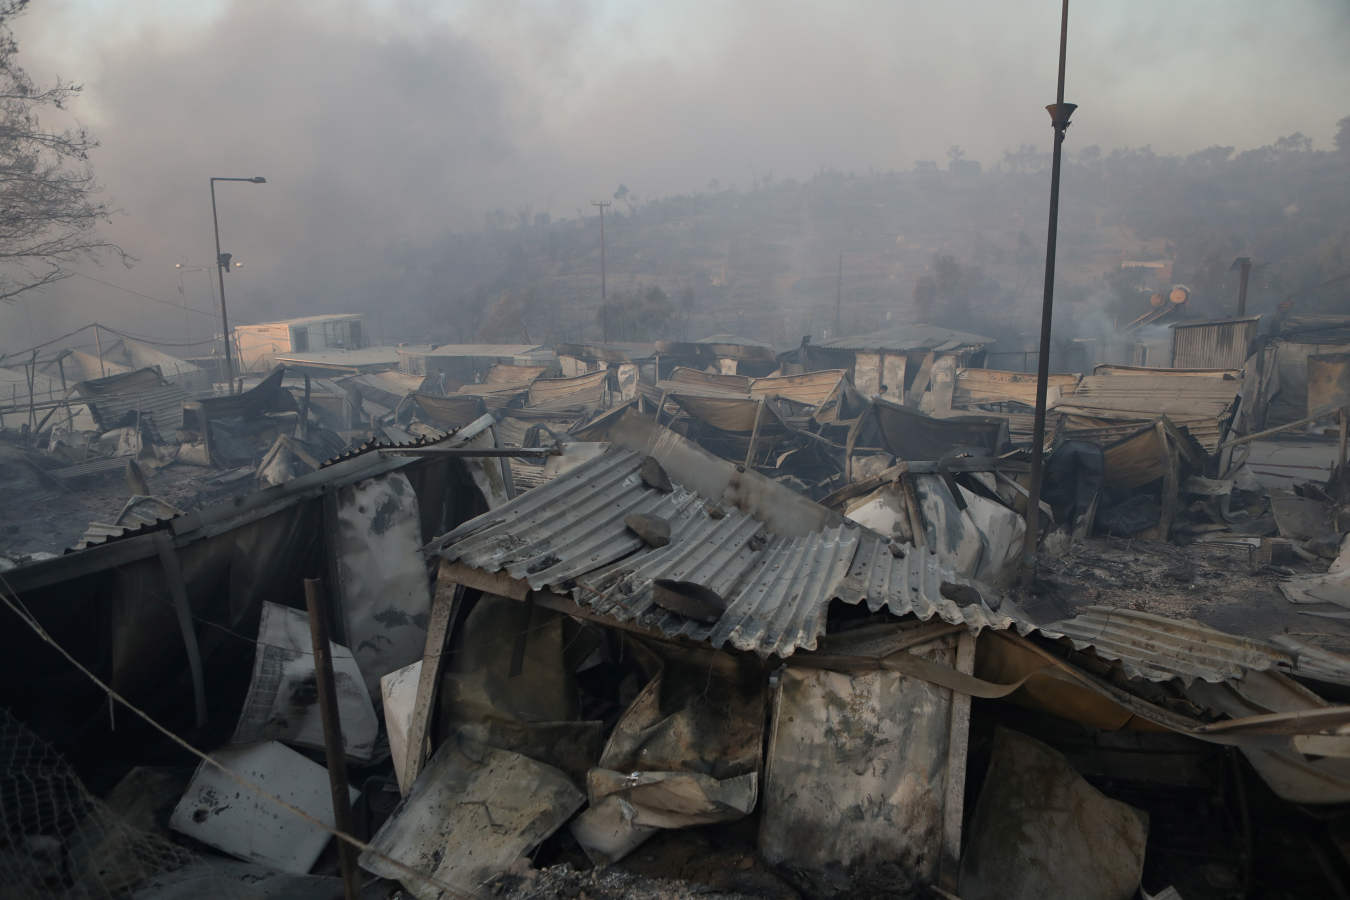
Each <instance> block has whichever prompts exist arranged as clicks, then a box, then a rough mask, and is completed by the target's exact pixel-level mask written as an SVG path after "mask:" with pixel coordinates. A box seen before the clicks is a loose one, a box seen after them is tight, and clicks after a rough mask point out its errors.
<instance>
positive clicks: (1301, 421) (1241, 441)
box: [1219, 410, 1331, 450]
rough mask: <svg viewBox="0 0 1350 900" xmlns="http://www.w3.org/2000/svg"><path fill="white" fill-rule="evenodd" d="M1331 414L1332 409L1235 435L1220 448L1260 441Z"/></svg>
mask: <svg viewBox="0 0 1350 900" xmlns="http://www.w3.org/2000/svg"><path fill="white" fill-rule="evenodd" d="M1329 415H1331V412H1330V410H1328V411H1327V412H1324V413H1320V414H1318V415H1315V416H1305V417H1304V418H1302V419H1298V420H1296V421H1293V422H1286V423H1285V424H1283V425H1276V426H1275V427H1274V428H1267V429H1266V430H1265V431H1257V432H1255V433H1253V434H1244V435H1243V436H1242V437H1235V438H1233V439H1232V440H1229V441H1224V442H1223V443H1222V444H1220V445H1219V449H1220V450H1225V449H1227V448H1229V447H1236V446H1237V445H1238V444H1245V443H1247V442H1248V441H1258V440H1260V439H1261V438H1263V437H1270V436H1271V435H1272V434H1279V433H1280V432H1282V431H1292V430H1294V429H1295V428H1301V427H1303V426H1304V425H1311V424H1312V423H1314V422H1316V421H1317V420H1318V419H1323V418H1326V417H1327V416H1329Z"/></svg>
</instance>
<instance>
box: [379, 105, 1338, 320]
mask: <svg viewBox="0 0 1350 900" xmlns="http://www.w3.org/2000/svg"><path fill="white" fill-rule="evenodd" d="M1072 137H1073V134H1072V132H1071V133H1070V144H1072ZM1047 143H1048V142H1047ZM947 156H948V158H947V160H946V161H945V162H944V163H943V164H941V165H939V164H938V163H937V162H932V161H930V162H921V163H919V164H918V165H916V166H915V167H914V168H913V169H912V170H910V171H906V172H865V173H862V172H839V171H831V170H822V171H820V172H817V173H816V174H815V175H813V176H812V177H810V178H806V179H775V178H774V177H772V176H771V175H766V176H764V177H762V178H759V179H757V180H756V181H755V182H754V183H752V184H750V185H747V186H729V185H722V184H719V183H718V182H717V181H712V182H709V183H708V185H707V186H706V189H705V190H703V191H701V192H698V193H694V194H688V195H680V196H671V197H661V198H654V197H647V196H646V195H643V194H641V193H640V192H638V191H637V190H636V189H635V188H631V187H630V186H628V185H626V184H620V185H618V186H617V187H616V189H615V191H614V193H613V198H612V199H613V205H612V206H611V207H610V209H609V211H608V213H607V215H606V223H605V224H606V228H605V231H606V240H607V247H606V257H607V267H608V293H609V298H610V304H609V307H608V310H607V313H606V314H607V315H608V316H609V319H610V322H611V324H613V325H614V326H615V331H614V333H613V334H612V335H611V336H612V337H614V338H615V339H622V338H630V339H646V338H651V337H656V336H661V335H664V336H669V337H673V338H691V339H692V338H698V337H702V336H703V335H705V334H709V333H714V332H732V333H735V334H741V335H746V336H749V337H755V338H758V339H761V340H765V341H770V342H773V343H775V344H780V345H790V344H794V343H796V342H797V341H798V340H800V338H801V336H803V335H806V334H811V335H813V336H815V337H816V338H821V337H824V336H827V335H829V334H831V333H833V332H834V330H835V328H834V322H835V314H836V313H835V305H836V291H838V294H839V297H838V300H839V305H840V320H841V327H842V330H843V331H844V332H845V333H852V332H862V331H868V330H872V329H876V328H881V327H885V326H886V325H887V324H888V323H900V322H905V321H918V320H924V321H931V322H934V323H937V324H943V325H948V326H952V327H957V328H965V329H967V330H972V331H978V332H980V333H985V334H990V335H992V336H996V337H1000V338H1004V339H1007V340H1009V341H1010V342H1011V341H1013V340H1020V339H1022V336H1025V335H1029V334H1030V333H1031V332H1033V331H1034V328H1035V324H1034V323H1035V321H1036V316H1037V315H1038V313H1039V306H1040V294H1041V284H1042V277H1043V266H1044V245H1045V219H1046V205H1047V197H1048V183H1049V153H1048V151H1044V150H1042V149H1040V148H1033V147H1021V148H1018V149H1017V150H1011V151H1008V152H1006V153H1005V154H1004V155H1003V158H1002V159H1000V160H998V161H996V162H995V163H993V164H992V165H981V164H980V163H979V162H976V161H974V160H970V159H967V158H966V157H965V154H964V153H963V152H962V151H961V149H960V148H958V147H953V148H952V149H951V150H950V151H949V153H948V155H947ZM1347 185H1350V117H1347V118H1345V119H1342V120H1341V121H1340V123H1339V131H1338V133H1337V137H1336V142H1335V146H1334V147H1332V148H1329V149H1318V148H1315V147H1313V146H1312V143H1311V141H1309V140H1308V139H1307V138H1305V137H1303V136H1302V135H1300V134H1294V135H1290V136H1287V137H1282V138H1280V139H1278V140H1276V141H1275V142H1274V143H1272V144H1269V145H1267V146H1263V147H1259V148H1256V149H1252V150H1246V151H1243V152H1236V151H1235V150H1234V148H1232V147H1210V148H1207V149H1204V150H1200V151H1198V152H1195V153H1192V154H1190V155H1188V156H1170V155H1161V154H1157V153H1154V152H1153V151H1152V150H1150V149H1149V148H1148V147H1142V148H1122V149H1116V150H1104V149H1102V148H1100V147H1093V146H1089V147H1085V148H1081V149H1077V150H1076V151H1074V152H1071V153H1069V154H1068V156H1067V159H1066V165H1065V170H1064V176H1063V200H1062V205H1061V218H1060V243H1059V277H1058V282H1057V285H1058V288H1057V290H1058V297H1059V298H1060V299H1059V305H1058V306H1057V321H1060V322H1064V323H1073V324H1076V323H1078V322H1079V321H1087V320H1090V319H1095V320H1102V321H1108V322H1109V321H1112V320H1119V319H1120V318H1121V317H1122V316H1126V315H1130V316H1131V317H1132V315H1131V311H1132V310H1135V309H1137V308H1138V305H1139V303H1140V302H1141V301H1140V299H1139V293H1138V292H1139V290H1140V289H1141V288H1143V287H1145V285H1144V284H1143V283H1142V282H1141V279H1140V276H1139V275H1138V274H1137V272H1135V271H1134V270H1122V269H1121V263H1122V261H1125V260H1170V261H1172V262H1173V263H1174V266H1173V270H1172V277H1171V281H1172V282H1174V283H1180V284H1184V285H1186V286H1188V287H1189V288H1190V289H1191V296H1192V301H1191V303H1190V304H1189V306H1188V314H1189V315H1190V316H1192V317H1199V316H1217V315H1226V314H1230V313H1231V312H1232V309H1233V305H1234V298H1235V297H1236V292H1237V286H1236V285H1237V281H1236V279H1237V276H1236V274H1235V273H1234V272H1231V271H1230V265H1231V263H1232V261H1233V259H1234V257H1236V256H1251V257H1253V258H1254V259H1255V261H1256V263H1257V267H1256V268H1255V270H1254V272H1253V276H1252V284H1251V290H1250V295H1249V303H1248V309H1249V311H1250V312H1270V311H1273V310H1274V309H1275V308H1276V307H1277V306H1278V305H1279V304H1280V303H1281V302H1283V301H1286V300H1288V299H1289V298H1291V297H1292V298H1293V299H1294V301H1295V302H1296V304H1297V305H1298V308H1299V309H1301V310H1304V311H1330V310H1343V309H1345V307H1346V304H1345V303H1344V298H1345V297H1346V292H1347V290H1350V281H1342V282H1339V283H1337V284H1333V285H1330V286H1327V287H1321V288H1318V287H1317V286H1318V285H1321V284H1322V283H1323V282H1326V281H1328V280H1331V279H1335V278H1337V277H1338V276H1341V275H1344V274H1346V273H1350V190H1347ZM577 212H578V215H577V216H575V217H571V218H553V217H551V216H550V215H548V214H546V213H535V212H534V211H533V210H531V209H520V210H517V211H515V212H514V213H507V212H506V211H502V210H499V211H496V212H494V213H492V214H490V215H488V216H486V217H485V221H484V223H483V227H482V229H481V230H479V231H477V232H474V233H466V234H450V235H444V236H442V237H441V238H439V239H437V240H435V241H431V242H427V243H426V244H424V245H421V246H409V245H404V246H401V247H400V248H399V249H398V250H396V251H393V252H391V253H390V254H389V256H390V258H389V259H388V263H389V265H388V266H387V267H384V270H383V271H381V272H380V273H379V274H378V276H376V275H372V283H371V284H370V285H369V286H368V287H367V290H368V291H369V295H370V296H375V297H379V298H380V301H379V302H380V314H381V318H382V320H383V322H384V330H385V331H386V332H388V333H389V334H390V335H391V336H400V335H410V336H417V335H423V336H434V338H436V339H440V340H447V341H451V340H457V341H470V340H501V341H517V340H528V341H530V342H548V341H555V340H580V339H592V340H593V339H598V338H599V337H600V336H601V333H602V325H603V322H604V318H603V317H602V313H601V310H600V258H599V229H598V227H597V223H596V220H595V218H594V217H593V216H590V215H582V214H581V212H582V211H580V210H578V211H577ZM841 262H842V265H841ZM841 268H842V280H840V279H839V272H840V270H841ZM390 273H393V274H392V276H391V275H390ZM377 277H378V280H376V278H377ZM1065 327H1069V326H1068V325H1066V326H1065ZM658 333H659V334H658Z"/></svg>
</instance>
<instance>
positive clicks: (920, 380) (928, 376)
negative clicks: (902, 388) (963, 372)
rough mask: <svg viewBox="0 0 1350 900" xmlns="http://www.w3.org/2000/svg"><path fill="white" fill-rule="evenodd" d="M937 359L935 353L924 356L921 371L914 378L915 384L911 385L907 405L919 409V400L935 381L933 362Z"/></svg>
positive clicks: (906, 398) (920, 365)
mask: <svg viewBox="0 0 1350 900" xmlns="http://www.w3.org/2000/svg"><path fill="white" fill-rule="evenodd" d="M935 359H937V355H936V354H934V353H928V354H926V355H925V356H924V358H923V362H921V363H919V371H918V373H917V374H916V375H915V376H914V383H913V384H912V385H910V387H909V392H908V393H907V394H906V395H905V405H906V406H910V407H914V408H916V409H917V408H918V406H919V398H920V397H922V396H923V394H924V392H925V391H927V390H928V383H929V382H930V381H932V380H933V361H934V360H935Z"/></svg>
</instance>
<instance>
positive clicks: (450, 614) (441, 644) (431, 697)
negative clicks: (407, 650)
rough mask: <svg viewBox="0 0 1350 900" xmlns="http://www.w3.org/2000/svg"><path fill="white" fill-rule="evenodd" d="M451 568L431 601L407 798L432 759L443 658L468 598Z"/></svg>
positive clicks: (411, 725)
mask: <svg viewBox="0 0 1350 900" xmlns="http://www.w3.org/2000/svg"><path fill="white" fill-rule="evenodd" d="M450 566H451V564H449V563H444V562H443V563H441V568H440V571H439V572H438V573H437V575H436V595H435V597H434V598H433V599H432V601H431V621H430V623H429V624H428V625H427V646H426V651H425V652H424V653H423V655H422V672H421V674H420V675H419V677H418V679H417V700H416V701H414V703H413V711H412V716H411V718H410V719H409V721H408V745H407V750H406V752H407V755H406V756H405V757H404V759H405V763H404V767H403V772H404V781H403V785H404V795H405V796H406V795H407V793H408V792H409V791H411V790H412V786H413V783H414V782H415V781H417V776H418V774H420V773H421V771H422V764H423V763H424V762H426V759H427V756H428V750H429V749H430V748H429V746H428V742H427V731H428V728H429V727H430V724H431V713H432V710H433V709H434V708H435V705H436V691H437V688H438V687H439V686H440V682H441V657H442V656H443V654H444V653H445V648H446V645H447V643H448V641H449V639H450V629H451V627H452V626H453V624H454V621H455V616H456V615H457V614H458V612H459V606H460V603H461V601H462V599H463V595H464V585H463V584H461V583H460V582H458V581H456V580H455V578H454V575H453V574H452V572H451V570H450Z"/></svg>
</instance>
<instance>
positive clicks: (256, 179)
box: [249, 175, 267, 184]
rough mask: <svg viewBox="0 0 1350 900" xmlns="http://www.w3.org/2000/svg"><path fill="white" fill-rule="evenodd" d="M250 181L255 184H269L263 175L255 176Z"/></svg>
mask: <svg viewBox="0 0 1350 900" xmlns="http://www.w3.org/2000/svg"><path fill="white" fill-rule="evenodd" d="M249 181H251V182H253V183H254V184H267V179H266V178H264V177H262V176H261V175H254V176H253V177H252V178H250V179H249Z"/></svg>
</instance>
